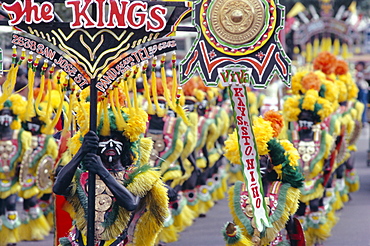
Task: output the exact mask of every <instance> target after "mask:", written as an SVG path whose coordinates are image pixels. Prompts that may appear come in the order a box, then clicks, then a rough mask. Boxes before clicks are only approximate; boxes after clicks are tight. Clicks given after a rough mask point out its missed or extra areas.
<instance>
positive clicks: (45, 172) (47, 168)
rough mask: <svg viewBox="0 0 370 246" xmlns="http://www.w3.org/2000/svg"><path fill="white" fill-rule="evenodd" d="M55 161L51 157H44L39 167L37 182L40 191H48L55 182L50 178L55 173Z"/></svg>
mask: <svg viewBox="0 0 370 246" xmlns="http://www.w3.org/2000/svg"><path fill="white" fill-rule="evenodd" d="M53 166H54V160H53V158H51V157H50V156H44V157H43V158H42V159H41V160H40V162H39V165H38V167H37V173H36V180H37V186H38V188H39V189H40V190H46V189H47V188H49V187H51V186H52V184H53V181H52V180H51V179H50V176H51V174H52V172H53Z"/></svg>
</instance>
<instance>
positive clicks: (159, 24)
mask: <svg viewBox="0 0 370 246" xmlns="http://www.w3.org/2000/svg"><path fill="white" fill-rule="evenodd" d="M166 14H167V9H166V8H163V7H162V6H153V7H151V8H150V9H149V18H150V19H152V20H153V21H151V20H150V19H149V20H148V23H147V25H146V28H145V31H147V32H150V31H153V32H159V31H162V30H163V29H164V28H165V27H166V19H165V16H166ZM153 22H155V23H156V25H155V24H153Z"/></svg>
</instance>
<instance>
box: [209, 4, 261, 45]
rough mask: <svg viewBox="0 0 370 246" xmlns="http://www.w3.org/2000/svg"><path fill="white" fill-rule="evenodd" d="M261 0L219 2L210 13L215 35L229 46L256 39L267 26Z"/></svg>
mask: <svg viewBox="0 0 370 246" xmlns="http://www.w3.org/2000/svg"><path fill="white" fill-rule="evenodd" d="M264 11H265V10H264V7H263V4H262V2H261V1H260V0H218V1H216V2H215V3H214V4H213V5H212V7H211V11H210V21H211V25H212V27H213V30H214V33H215V35H216V36H217V37H218V38H220V39H221V40H223V41H224V42H227V43H229V44H234V45H239V44H245V43H247V42H250V41H252V40H253V39H255V38H256V37H257V36H258V34H259V33H260V31H261V30H262V28H263V26H264V25H265V12H264Z"/></svg>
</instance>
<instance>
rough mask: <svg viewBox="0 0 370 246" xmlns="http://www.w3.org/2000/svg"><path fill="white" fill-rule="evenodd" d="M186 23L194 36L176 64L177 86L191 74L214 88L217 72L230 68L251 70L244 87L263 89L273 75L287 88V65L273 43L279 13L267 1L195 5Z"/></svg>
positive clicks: (280, 22)
mask: <svg viewBox="0 0 370 246" xmlns="http://www.w3.org/2000/svg"><path fill="white" fill-rule="evenodd" d="M193 9H194V10H193V12H192V13H193V15H192V21H193V25H195V27H196V29H197V31H198V37H197V38H196V39H195V41H194V43H193V47H192V48H191V50H190V51H189V52H188V54H187V55H186V57H185V59H184V60H183V61H182V62H181V63H180V82H181V83H186V82H187V81H188V80H189V79H190V78H191V77H192V76H193V74H194V73H195V72H197V73H199V75H200V76H201V77H202V79H203V81H204V82H205V84H206V85H208V86H217V84H218V83H219V82H220V81H219V79H218V69H219V68H222V67H226V66H228V65H232V64H238V65H242V66H245V67H248V68H251V69H252V73H251V78H250V84H251V86H253V87H254V88H265V87H266V86H267V85H268V84H269V82H270V81H271V80H272V78H273V75H274V73H276V74H278V75H279V77H280V79H281V80H282V81H283V82H284V83H285V84H286V85H290V77H291V61H290V59H289V57H288V56H287V55H286V54H285V51H284V50H283V47H282V45H281V43H280V41H279V38H278V34H279V31H280V30H281V29H282V28H283V26H284V19H283V18H282V15H283V14H284V7H283V6H282V5H280V4H279V3H278V2H276V4H275V2H274V1H273V0H270V1H267V0H218V1H211V0H199V1H197V2H196V3H195V4H194V7H193Z"/></svg>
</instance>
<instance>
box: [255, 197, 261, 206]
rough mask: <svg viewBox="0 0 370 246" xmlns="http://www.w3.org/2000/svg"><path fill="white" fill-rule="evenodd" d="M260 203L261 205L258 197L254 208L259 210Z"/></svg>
mask: <svg viewBox="0 0 370 246" xmlns="http://www.w3.org/2000/svg"><path fill="white" fill-rule="evenodd" d="M261 203H262V201H261V198H259V197H258V198H257V199H256V208H260V207H261Z"/></svg>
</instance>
